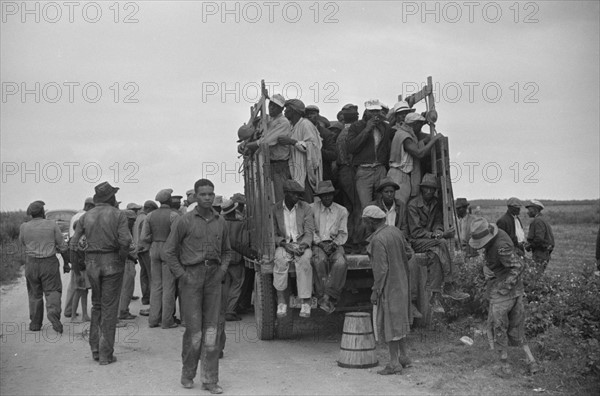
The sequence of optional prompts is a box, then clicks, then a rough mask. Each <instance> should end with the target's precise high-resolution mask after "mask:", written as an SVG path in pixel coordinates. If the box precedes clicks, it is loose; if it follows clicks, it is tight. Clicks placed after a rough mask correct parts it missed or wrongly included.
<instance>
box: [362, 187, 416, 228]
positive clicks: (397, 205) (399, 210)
mask: <svg viewBox="0 0 600 396" xmlns="http://www.w3.org/2000/svg"><path fill="white" fill-rule="evenodd" d="M399 188H400V186H399V185H398V184H397V183H396V182H394V181H393V180H392V178H391V177H384V178H383V179H381V180H380V181H379V184H378V185H377V189H376V190H375V191H376V192H377V193H379V194H380V197H379V198H378V199H376V200H375V201H372V202H370V203H369V205H375V206H378V207H379V208H380V209H381V210H383V212H384V213H385V216H386V220H385V223H386V224H387V225H391V226H395V227H398V229H399V230H400V231H402V234H403V235H404V237H405V238H408V222H407V213H406V205H405V204H404V203H403V202H402V201H400V200H399V199H396V198H395V193H396V191H398V189H399Z"/></svg>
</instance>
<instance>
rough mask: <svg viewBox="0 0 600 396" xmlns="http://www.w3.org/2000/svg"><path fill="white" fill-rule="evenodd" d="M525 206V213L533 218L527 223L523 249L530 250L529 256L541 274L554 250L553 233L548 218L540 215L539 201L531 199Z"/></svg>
mask: <svg viewBox="0 0 600 396" xmlns="http://www.w3.org/2000/svg"><path fill="white" fill-rule="evenodd" d="M525 207H526V208H527V215H528V216H529V217H531V218H532V219H533V220H532V221H531V223H530V224H529V231H528V233H527V244H526V245H525V250H527V251H528V252H529V251H531V258H532V259H533V261H534V262H535V263H536V267H537V270H538V271H539V272H540V275H541V274H543V273H544V271H546V267H547V266H548V262H549V261H550V255H551V254H552V251H553V250H554V233H553V232H552V227H551V226H550V223H548V220H546V218H545V217H544V216H542V210H544V205H543V204H542V203H541V202H540V201H538V200H537V199H532V200H531V201H529V203H528V204H527V205H525Z"/></svg>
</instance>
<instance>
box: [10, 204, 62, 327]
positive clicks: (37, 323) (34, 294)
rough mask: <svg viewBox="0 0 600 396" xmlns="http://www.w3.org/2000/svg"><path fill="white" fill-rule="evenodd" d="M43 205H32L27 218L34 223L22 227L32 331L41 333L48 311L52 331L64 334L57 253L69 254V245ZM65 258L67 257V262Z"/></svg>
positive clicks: (21, 243) (20, 240)
mask: <svg viewBox="0 0 600 396" xmlns="http://www.w3.org/2000/svg"><path fill="white" fill-rule="evenodd" d="M44 205H45V203H44V202H43V201H34V202H32V203H31V204H29V207H28V208H27V214H28V215H29V216H31V220H30V221H28V222H25V223H23V224H21V227H20V229H19V243H20V245H21V248H22V250H23V251H24V252H25V257H26V261H25V279H26V280H27V296H28V298H29V320H30V322H29V330H30V331H40V330H41V329H42V321H43V319H44V296H46V311H47V316H48V320H49V321H50V323H52V328H53V329H54V331H56V332H57V333H62V332H63V325H62V323H61V322H60V311H61V307H60V298H61V295H62V281H61V279H60V269H59V267H60V264H59V261H58V258H57V257H56V253H57V252H60V253H61V254H62V253H66V251H67V245H66V244H65V240H64V238H63V235H62V233H61V231H60V228H59V227H58V225H57V224H56V222H54V221H52V220H47V219H46V218H45V217H46V216H45V211H44ZM64 258H65V257H64V256H63V259H64Z"/></svg>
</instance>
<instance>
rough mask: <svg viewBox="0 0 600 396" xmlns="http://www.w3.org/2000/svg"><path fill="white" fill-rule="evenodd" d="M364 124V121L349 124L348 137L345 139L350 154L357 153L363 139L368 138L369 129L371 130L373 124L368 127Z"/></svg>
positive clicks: (363, 141)
mask: <svg viewBox="0 0 600 396" xmlns="http://www.w3.org/2000/svg"><path fill="white" fill-rule="evenodd" d="M363 125H364V122H360V121H359V122H357V123H354V124H352V125H351V126H350V129H348V138H347V139H346V149H347V150H348V152H349V153H350V154H356V153H358V152H359V151H360V150H361V148H362V146H363V144H364V143H365V141H366V140H367V139H368V137H369V135H370V133H371V131H372V130H373V126H372V125H371V126H370V128H369V126H368V124H367V125H365V126H364V127H363Z"/></svg>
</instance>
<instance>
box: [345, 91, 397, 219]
mask: <svg viewBox="0 0 600 396" xmlns="http://www.w3.org/2000/svg"><path fill="white" fill-rule="evenodd" d="M365 108H366V111H365V115H364V117H363V119H362V120H360V121H357V122H355V123H353V124H352V125H351V126H350V128H349V129H348V138H347V142H346V146H347V149H348V153H349V154H352V165H353V166H355V167H356V168H357V170H356V175H355V177H356V182H355V183H356V190H357V193H358V198H359V201H360V209H359V211H360V210H362V209H363V208H364V207H365V206H367V205H368V204H369V202H371V201H372V200H373V199H374V198H375V197H374V193H375V189H376V188H377V185H378V184H379V181H380V180H381V179H383V178H384V177H385V176H386V172H387V170H386V166H387V164H388V161H389V159H390V144H391V141H392V133H391V129H390V128H389V125H388V124H387V123H385V122H383V121H384V118H385V117H384V116H383V115H382V113H381V103H380V102H379V100H377V99H373V100H368V101H367V102H365Z"/></svg>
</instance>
